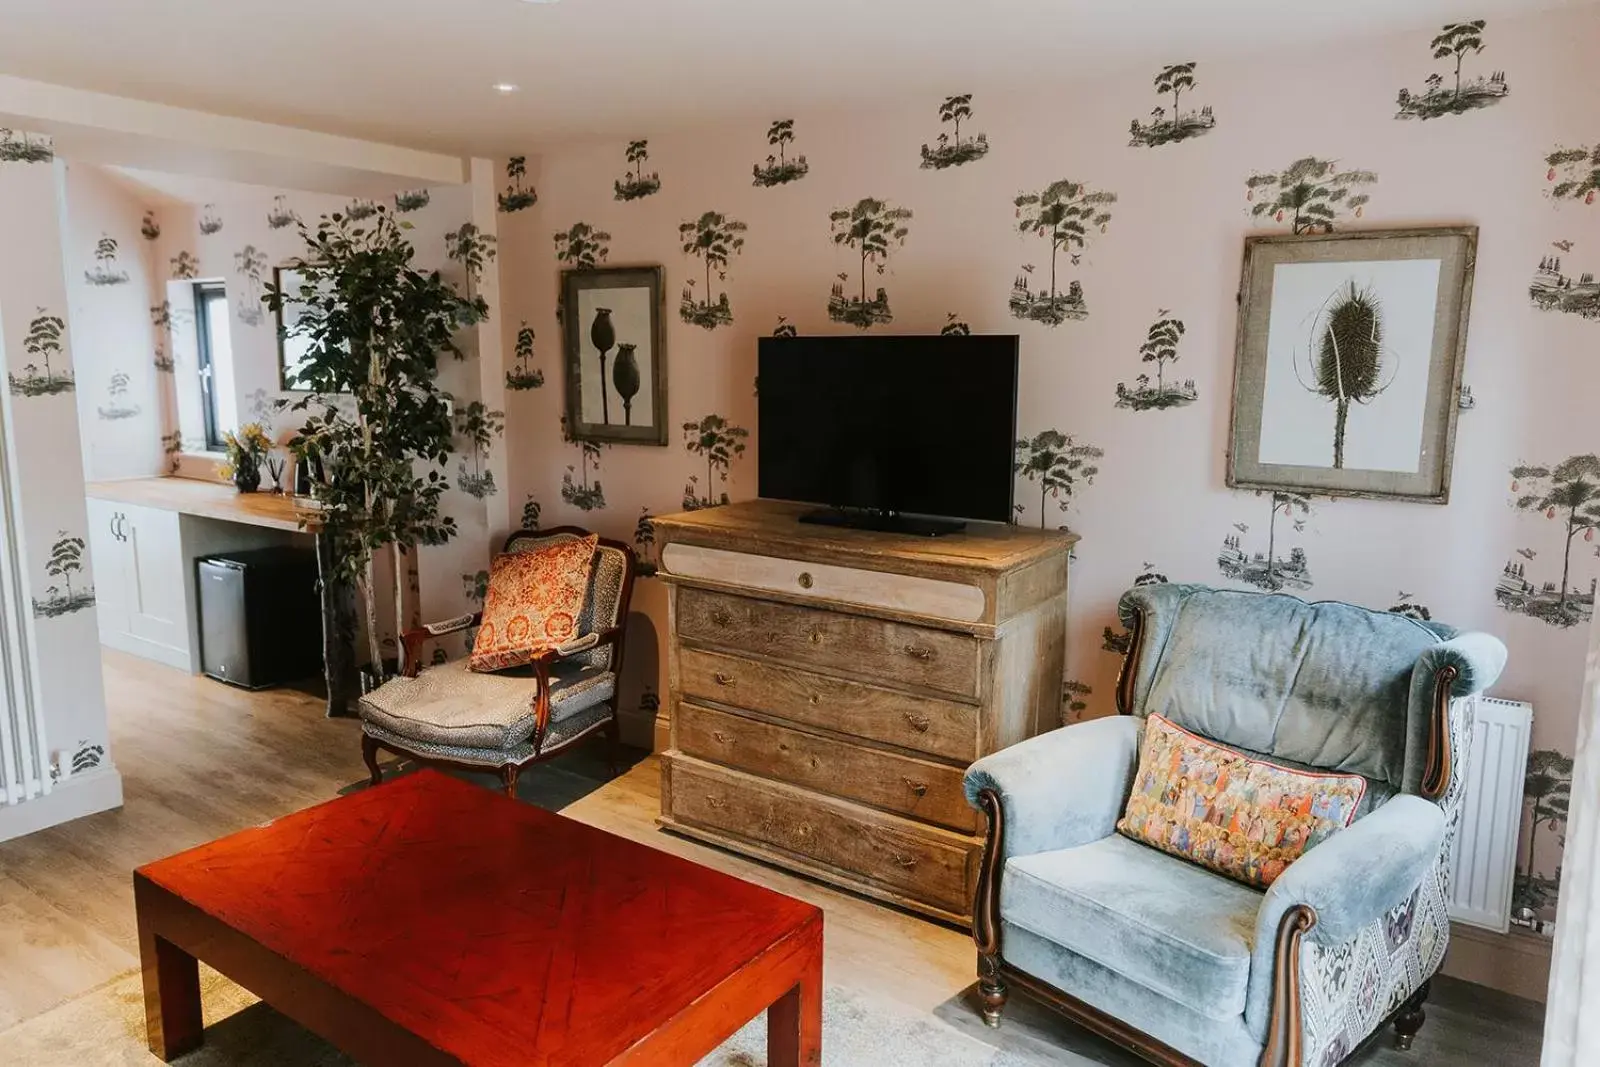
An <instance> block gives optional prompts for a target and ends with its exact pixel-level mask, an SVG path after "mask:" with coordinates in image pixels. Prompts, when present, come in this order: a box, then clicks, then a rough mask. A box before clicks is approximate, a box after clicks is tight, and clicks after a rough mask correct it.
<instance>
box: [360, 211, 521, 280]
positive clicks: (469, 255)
mask: <svg viewBox="0 0 1600 1067" xmlns="http://www.w3.org/2000/svg"><path fill="white" fill-rule="evenodd" d="M380 210H381V209H380ZM407 225H409V223H407ZM444 240H445V255H447V256H449V257H450V259H451V260H453V261H454V262H456V263H459V264H461V267H462V269H463V270H465V271H466V272H467V282H468V284H469V285H470V284H472V283H474V282H476V281H477V280H478V279H479V278H481V277H482V276H483V268H484V267H485V266H487V265H488V263H489V261H490V260H492V259H494V246H495V238H494V237H493V236H492V235H490V234H486V233H484V232H482V231H481V230H479V229H478V227H477V224H476V223H471V222H463V223H462V224H461V225H460V226H458V227H456V228H455V229H454V230H451V231H450V232H449V233H447V234H445V235H444Z"/></svg>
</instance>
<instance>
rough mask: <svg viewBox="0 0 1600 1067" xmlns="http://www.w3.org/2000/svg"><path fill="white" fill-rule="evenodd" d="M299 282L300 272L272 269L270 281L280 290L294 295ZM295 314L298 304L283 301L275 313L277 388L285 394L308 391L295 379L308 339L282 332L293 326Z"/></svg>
mask: <svg viewBox="0 0 1600 1067" xmlns="http://www.w3.org/2000/svg"><path fill="white" fill-rule="evenodd" d="M300 283H301V278H300V272H299V271H297V270H295V269H294V268H293V267H274V268H272V284H274V285H276V286H277V287H278V288H280V289H282V290H283V291H284V292H285V293H293V294H296V295H298V294H299V292H300ZM299 316H300V308H299V306H298V305H296V304H290V303H287V302H285V304H284V306H283V307H282V308H281V309H279V310H278V312H277V314H276V316H275V317H276V319H277V323H276V325H277V328H278V388H279V389H280V390H282V391H283V392H286V393H308V392H310V391H311V390H309V389H307V388H306V387H305V386H303V385H300V384H299V383H298V382H297V381H296V379H295V375H296V373H297V372H298V371H299V368H300V364H302V363H303V362H305V358H306V350H307V349H308V348H309V347H310V342H309V341H308V339H307V338H305V337H290V336H288V335H287V334H286V332H285V331H287V330H290V329H293V328H294V325H295V323H296V321H297V320H298V319H299Z"/></svg>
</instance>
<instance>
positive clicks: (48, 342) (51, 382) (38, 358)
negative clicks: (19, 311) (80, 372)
mask: <svg viewBox="0 0 1600 1067" xmlns="http://www.w3.org/2000/svg"><path fill="white" fill-rule="evenodd" d="M38 311H39V313H38V314H37V315H35V316H34V317H33V319H32V320H31V321H30V322H29V323H28V332H27V334H26V335H25V336H24V337H23V339H22V350H23V351H24V352H25V353H27V360H28V362H26V363H25V364H23V366H22V373H21V374H8V375H7V376H6V377H7V379H8V381H9V383H10V386H11V392H12V395H14V396H54V395H55V394H57V393H70V392H72V390H73V386H74V381H73V377H72V370H71V369H70V368H67V367H62V366H61V364H62V363H63V362H65V358H66V357H65V354H64V352H65V349H64V346H65V337H66V332H67V324H66V322H65V320H63V319H62V318H61V316H60V315H52V314H50V312H49V311H48V310H47V309H45V308H39V309H38ZM52 360H53V361H54V363H53V364H52Z"/></svg>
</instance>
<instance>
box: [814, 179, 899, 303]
mask: <svg viewBox="0 0 1600 1067" xmlns="http://www.w3.org/2000/svg"><path fill="white" fill-rule="evenodd" d="M910 219H911V209H910V208H904V207H896V206H895V205H893V204H891V203H890V202H889V201H887V200H877V199H874V198H873V197H870V196H869V197H863V198H862V199H860V200H858V201H856V203H855V206H854V207H847V208H839V209H838V210H836V211H833V212H830V213H829V214H828V228H829V230H830V232H831V233H832V234H833V243H834V245H835V247H840V248H848V249H851V250H852V251H854V252H855V253H856V258H857V259H858V260H859V271H858V273H859V281H860V288H859V291H858V293H857V295H856V296H846V295H845V289H844V287H845V283H846V282H848V281H849V280H850V275H849V273H848V272H845V273H841V274H840V275H839V276H838V279H837V280H836V281H835V282H834V283H833V292H832V293H831V294H829V296H828V318H829V319H831V320H833V321H834V322H843V323H848V324H849V325H851V326H859V327H860V328H861V329H863V330H865V329H867V328H868V327H869V326H877V325H880V324H883V323H888V322H892V321H894V313H893V312H891V311H890V310H889V294H888V293H886V292H884V289H883V286H881V285H880V286H878V288H877V292H876V293H874V294H873V296H872V298H871V299H868V298H867V266H868V265H869V264H870V265H871V266H872V267H873V268H874V269H875V270H876V271H877V273H878V274H879V275H882V274H884V273H886V272H887V270H888V262H889V255H890V253H891V252H893V251H894V249H896V248H901V247H904V245H905V243H906V235H907V234H909V233H910V232H911V231H910V228H909V227H908V226H907V225H906V223H907V222H909V221H910Z"/></svg>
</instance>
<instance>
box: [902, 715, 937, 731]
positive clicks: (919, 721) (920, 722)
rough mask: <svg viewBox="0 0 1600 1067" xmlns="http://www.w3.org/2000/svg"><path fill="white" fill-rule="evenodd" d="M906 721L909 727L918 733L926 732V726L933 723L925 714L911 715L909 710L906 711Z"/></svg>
mask: <svg viewBox="0 0 1600 1067" xmlns="http://www.w3.org/2000/svg"><path fill="white" fill-rule="evenodd" d="M906 722H908V723H910V724H911V728H912V729H913V730H915V731H917V733H919V734H925V733H927V732H928V727H929V726H930V725H932V724H933V720H932V719H930V718H928V717H927V716H926V715H913V714H912V713H911V712H909V711H908V712H906Z"/></svg>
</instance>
